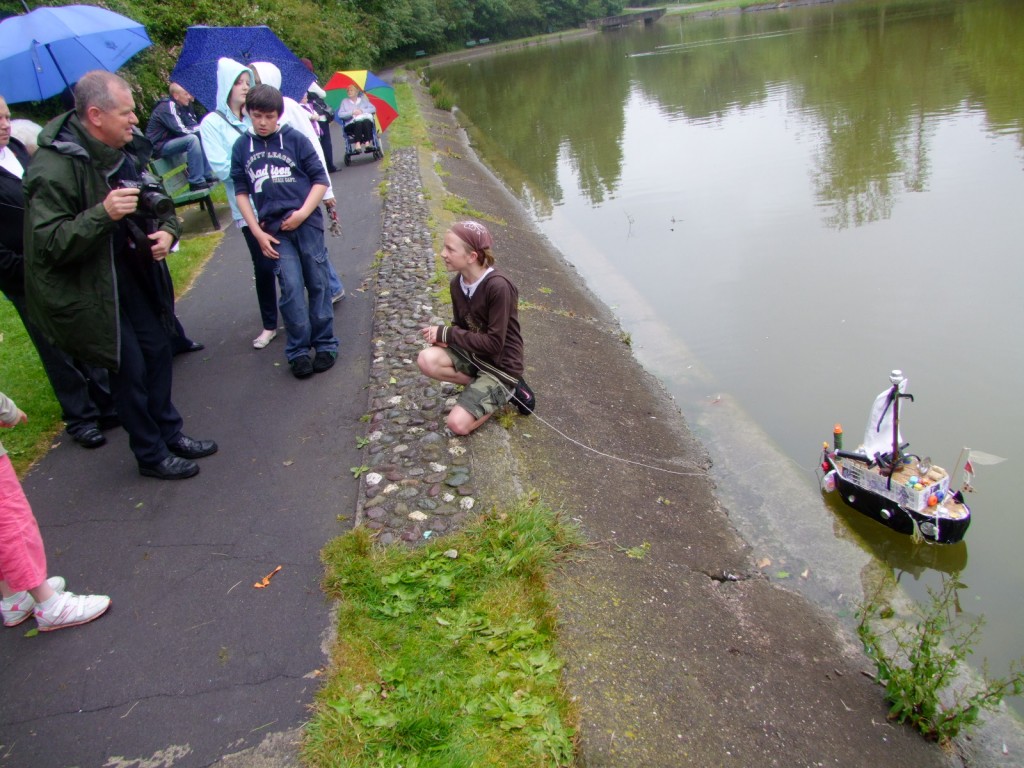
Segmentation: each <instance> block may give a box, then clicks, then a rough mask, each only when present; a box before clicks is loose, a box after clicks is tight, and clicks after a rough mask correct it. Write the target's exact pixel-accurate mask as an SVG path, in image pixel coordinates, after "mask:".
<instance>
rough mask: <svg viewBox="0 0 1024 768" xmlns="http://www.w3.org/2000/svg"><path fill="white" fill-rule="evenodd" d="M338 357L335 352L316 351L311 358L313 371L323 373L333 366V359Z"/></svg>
mask: <svg viewBox="0 0 1024 768" xmlns="http://www.w3.org/2000/svg"><path fill="white" fill-rule="evenodd" d="M337 359H338V355H337V353H336V352H317V353H316V357H314V358H313V373H323V372H324V371H329V370H330V369H331V368H333V367H334V361H335V360H337Z"/></svg>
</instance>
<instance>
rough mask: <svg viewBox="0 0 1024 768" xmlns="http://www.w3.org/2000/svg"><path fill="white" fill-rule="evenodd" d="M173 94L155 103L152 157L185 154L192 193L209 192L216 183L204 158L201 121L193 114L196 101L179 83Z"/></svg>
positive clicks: (150, 136)
mask: <svg viewBox="0 0 1024 768" xmlns="http://www.w3.org/2000/svg"><path fill="white" fill-rule="evenodd" d="M170 93H171V95H170V96H165V97H164V98H162V99H160V101H158V102H157V103H156V106H155V107H153V114H151V115H150V117H149V123H148V124H147V125H146V138H148V139H149V140H150V141H151V142H153V157H157V158H159V157H170V156H171V155H177V154H180V153H181V152H184V153H185V156H186V158H187V162H188V186H189V189H206V188H207V187H209V186H212V185H213V184H215V183H216V182H217V179H216V177H215V176H214V174H213V169H212V168H210V163H209V162H207V160H206V155H205V154H203V143H202V141H201V140H200V138H199V120H198V119H197V118H196V113H195V112H194V111H193V110H192V102H193V101H195V97H194V96H193V95H192V94H191V93H189V92H188V91H186V90H185V89H184V88H182V87H181V86H180V85H178V84H177V83H171V87H170Z"/></svg>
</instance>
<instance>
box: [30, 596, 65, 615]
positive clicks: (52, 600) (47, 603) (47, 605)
mask: <svg viewBox="0 0 1024 768" xmlns="http://www.w3.org/2000/svg"><path fill="white" fill-rule="evenodd" d="M62 594H63V593H62V592H54V593H53V594H52V595H50V597H49V598H47V599H46V600H44V601H43V602H41V603H40V602H37V603H36V607H37V608H39V609H40V610H42V611H48V610H50V609H51V608H53V606H54V605H56V604H57V598H58V597H60V596H61V595H62Z"/></svg>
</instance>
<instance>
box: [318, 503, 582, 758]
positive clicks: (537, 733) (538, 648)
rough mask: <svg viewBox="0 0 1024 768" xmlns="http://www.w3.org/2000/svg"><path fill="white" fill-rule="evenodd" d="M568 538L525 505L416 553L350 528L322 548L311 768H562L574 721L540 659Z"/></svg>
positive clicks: (553, 671) (560, 523)
mask: <svg viewBox="0 0 1024 768" xmlns="http://www.w3.org/2000/svg"><path fill="white" fill-rule="evenodd" d="M579 541H580V538H579V534H578V532H577V531H576V529H575V528H573V527H571V526H570V525H568V524H567V523H566V522H565V521H564V520H563V519H562V517H561V516H560V515H559V514H557V513H555V512H553V511H552V510H550V509H548V508H547V507H545V506H544V505H542V504H540V503H539V502H538V501H537V500H536V499H524V500H522V501H521V502H520V503H519V504H517V505H516V506H515V508H513V509H510V510H508V511H507V512H503V513H496V514H491V515H488V516H485V517H482V518H480V519H479V520H478V521H476V522H475V523H474V524H473V525H471V526H470V527H469V528H467V529H466V530H465V531H463V532H461V533H458V534H455V535H452V536H451V537H447V538H445V539H444V541H443V542H441V541H439V542H432V543H430V544H428V545H426V546H424V547H422V548H419V549H415V550H408V549H406V548H404V547H394V548H388V549H380V548H376V547H374V546H373V542H372V539H371V536H370V533H369V532H368V531H367V530H365V529H362V528H360V529H357V530H355V531H353V532H351V533H349V534H347V535H345V536H342V537H340V538H338V539H335V540H334V541H333V542H331V543H330V544H328V545H327V547H325V549H324V552H323V558H324V561H325V563H326V564H327V576H326V580H325V588H326V590H327V592H328V594H329V595H331V596H333V597H335V598H337V599H339V600H340V601H341V602H340V609H339V614H338V639H337V644H336V646H335V648H334V649H333V652H332V659H333V669H332V670H331V672H330V674H329V676H328V678H329V681H328V683H327V684H326V686H325V687H324V688H323V690H321V691H320V693H319V694H318V696H317V702H316V705H315V715H314V717H313V719H312V721H311V722H310V723H309V724H308V725H307V727H306V729H305V730H306V736H305V741H304V745H303V757H304V759H305V761H306V763H307V764H308V765H312V766H332V768H340V766H350V767H351V768H357V767H358V766H374V768H387V767H390V768H397V767H398V766H406V767H410V766H417V768H459V767H460V766H466V767H467V768H468V767H469V766H481V765H487V766H508V767H509V768H514V767H516V766H567V765H571V764H572V763H573V754H574V740H575V728H574V723H575V719H576V713H575V711H574V709H573V706H572V704H571V703H570V701H569V700H568V697H567V696H566V695H565V692H564V691H563V690H562V686H561V683H560V674H559V673H560V669H561V666H562V663H561V662H560V661H559V660H558V659H557V658H556V656H555V653H554V643H555V634H554V633H555V615H554V608H553V606H552V604H551V602H550V598H549V596H548V594H547V589H546V583H547V577H548V575H549V573H550V572H551V570H552V569H553V568H554V566H555V565H556V564H557V563H558V562H559V561H560V560H561V559H563V558H565V557H566V555H567V554H568V553H569V552H571V551H572V550H573V549H574V547H576V546H578V544H579Z"/></svg>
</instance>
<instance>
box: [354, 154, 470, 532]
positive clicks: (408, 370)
mask: <svg viewBox="0 0 1024 768" xmlns="http://www.w3.org/2000/svg"><path fill="white" fill-rule="evenodd" d="M427 217H428V210H427V205H426V202H425V200H424V198H423V188H422V181H421V179H420V172H419V159H418V157H417V151H416V150H415V149H400V150H395V151H394V152H392V153H391V156H390V167H389V169H388V187H387V196H386V199H385V201H384V221H383V223H382V227H381V257H380V259H379V267H378V269H377V286H376V296H377V304H376V308H375V310H374V318H373V344H374V357H373V362H372V363H371V366H370V403H369V414H370V418H369V424H368V429H367V434H366V438H367V440H368V441H369V442H368V443H367V444H366V445H365V447H364V448H363V451H364V452H365V453H366V459H365V460H364V462H363V463H364V465H365V466H366V467H367V468H368V470H369V471H366V472H364V473H363V474H362V478H361V479H362V485H361V488H360V493H359V502H358V508H357V513H356V525H357V526H358V525H363V526H365V527H366V528H369V529H371V530H373V531H377V540H378V541H379V542H380V543H381V544H391V543H393V542H395V541H403V542H406V543H408V544H415V543H419V542H422V541H424V540H426V539H429V538H431V537H433V536H437V535H439V534H443V533H446V532H448V531H450V530H453V529H454V528H457V527H458V526H459V525H460V524H461V523H462V522H463V521H464V520H465V519H466V518H467V517H468V515H469V513H470V510H471V509H472V508H473V504H474V498H473V493H474V489H473V486H472V482H471V478H470V462H469V456H468V454H467V446H466V444H465V442H464V441H463V440H462V439H460V438H457V437H452V436H450V434H449V433H448V432H447V431H446V429H445V426H444V416H445V414H446V413H447V412H448V410H450V408H451V406H452V405H453V404H454V397H453V394H454V387H453V385H450V384H439V383H438V382H434V381H431V380H430V379H428V378H426V377H425V376H423V375H422V374H421V373H420V372H419V369H418V368H417V367H416V355H417V354H418V353H419V351H420V350H421V349H422V348H423V342H422V339H421V338H420V336H419V329H420V328H422V327H423V326H425V325H430V324H432V323H438V322H441V321H440V320H439V318H438V312H437V310H436V308H435V307H434V303H435V301H434V297H433V296H432V295H431V291H432V288H431V282H430V280H431V278H432V277H433V275H434V251H433V241H432V239H431V233H430V228H429V227H428V225H427Z"/></svg>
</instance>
